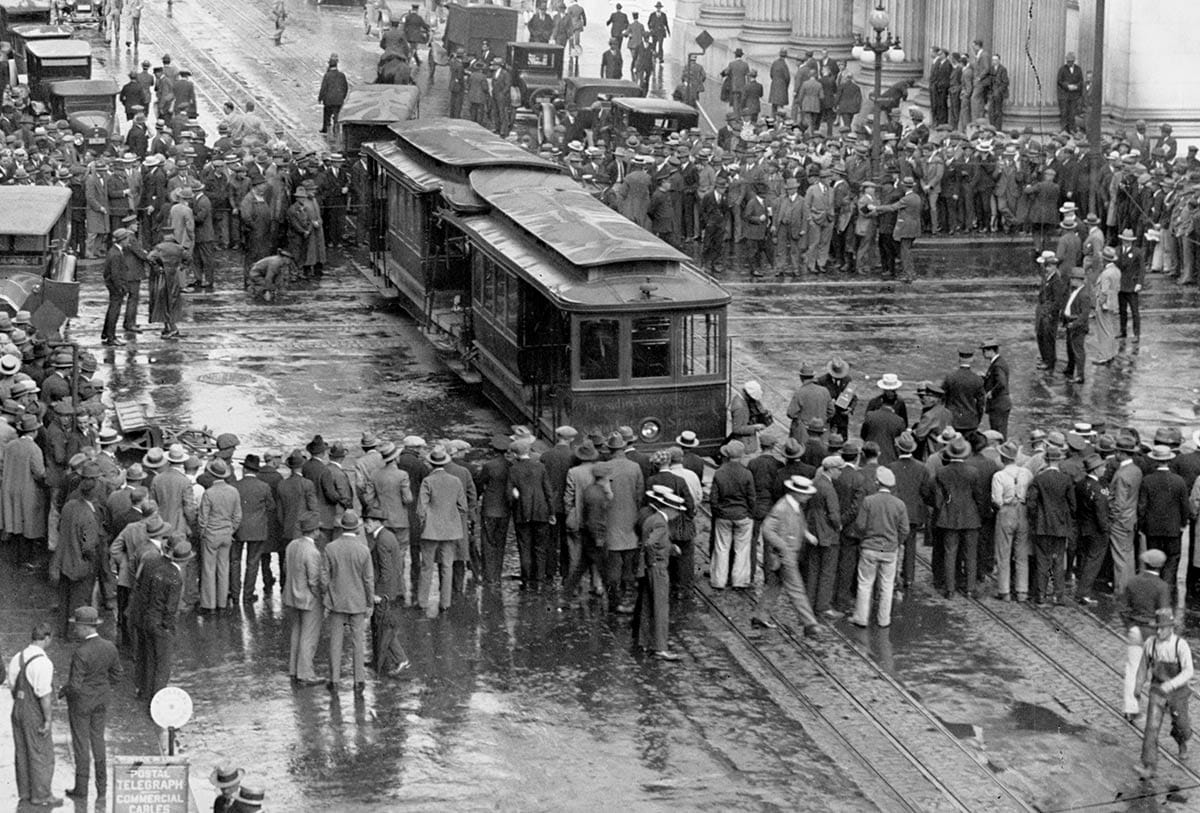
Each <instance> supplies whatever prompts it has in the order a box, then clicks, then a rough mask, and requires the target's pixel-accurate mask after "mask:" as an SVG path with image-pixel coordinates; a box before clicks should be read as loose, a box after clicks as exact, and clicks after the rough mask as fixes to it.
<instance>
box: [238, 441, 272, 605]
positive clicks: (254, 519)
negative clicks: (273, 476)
mask: <svg viewBox="0 0 1200 813" xmlns="http://www.w3.org/2000/svg"><path fill="white" fill-rule="evenodd" d="M261 468H262V463H261V461H260V460H259V457H258V455H256V454H248V455H246V457H245V460H244V461H243V462H242V479H240V480H238V481H237V482H236V483H234V488H236V489H237V493H238V497H239V498H240V500H241V509H242V517H241V522H239V523H238V525H237V534H236V536H235V544H234V546H233V550H232V556H231V564H230V567H231V569H232V570H233V571H234V573H237V572H238V570H239V569H240V566H241V560H242V550H241V549H242V548H243V547H244V548H245V552H246V578H245V580H244V581H242V580H241V579H239V578H237V576H234V577H233V578H232V579H231V582H232V583H231V584H230V588H231V590H232V592H233V594H234V595H235V596H236V595H237V586H238V584H237V583H238V582H239V581H240V582H241V588H242V603H244V604H252V603H253V602H254V601H256V600H257V599H258V596H257V595H255V593H254V582H255V580H256V579H257V577H258V570H259V562H260V561H261V559H262V556H263V551H264V549H265V548H266V544H267V540H268V539H269V538H270V530H271V517H272V516H274V515H275V511H276V508H275V495H274V494H273V493H272V491H271V487H270V486H269V485H267V484H266V483H265V482H263V481H262V480H261V479H259V476H258V473H259V470H260V469H261Z"/></svg>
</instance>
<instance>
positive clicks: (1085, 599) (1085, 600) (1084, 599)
mask: <svg viewBox="0 0 1200 813" xmlns="http://www.w3.org/2000/svg"><path fill="white" fill-rule="evenodd" d="M1079 603H1080V604H1083V605H1084V606H1091V605H1093V604H1096V603H1098V602H1097V601H1096V599H1094V598H1092V597H1091V596H1080V597H1079Z"/></svg>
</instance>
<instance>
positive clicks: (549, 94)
mask: <svg viewBox="0 0 1200 813" xmlns="http://www.w3.org/2000/svg"><path fill="white" fill-rule="evenodd" d="M508 65H509V69H510V70H511V71H512V76H513V85H514V86H515V87H517V88H519V89H520V91H521V106H522V107H526V108H529V109H531V110H532V109H533V108H534V107H535V106H536V105H538V104H540V103H541V102H542V101H544V100H545V101H548V100H551V99H553V98H554V97H556V96H558V95H559V94H561V93H562V75H563V47H562V46H561V45H548V44H546V43H543V42H510V43H509V44H508Z"/></svg>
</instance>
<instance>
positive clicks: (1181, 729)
mask: <svg viewBox="0 0 1200 813" xmlns="http://www.w3.org/2000/svg"><path fill="white" fill-rule="evenodd" d="M1155 626H1156V627H1157V631H1156V632H1155V634H1154V637H1152V638H1150V640H1148V641H1146V643H1145V645H1144V646H1143V647H1142V670H1143V671H1144V672H1145V674H1146V675H1147V677H1149V681H1150V690H1149V692H1148V693H1147V701H1146V728H1145V731H1144V733H1143V735H1142V761H1141V764H1140V765H1139V766H1138V774H1139V775H1140V776H1141V777H1142V778H1143V779H1149V778H1151V777H1153V776H1154V774H1155V773H1156V772H1157V769H1158V734H1159V730H1160V729H1161V728H1162V722H1163V717H1165V716H1166V715H1167V714H1168V713H1169V714H1170V715H1171V737H1172V739H1174V740H1175V742H1177V743H1178V744H1179V758H1180V759H1186V758H1187V751H1188V747H1187V744H1188V740H1190V739H1191V737H1192V726H1191V720H1190V719H1189V718H1188V697H1189V695H1190V694H1191V689H1190V688H1189V686H1188V684H1189V683H1191V680H1192V674H1193V667H1192V649H1191V647H1190V646H1188V642H1187V641H1185V640H1183V638H1181V637H1180V636H1179V635H1178V634H1176V631H1175V627H1176V622H1175V613H1174V611H1173V610H1172V609H1171V608H1170V607H1160V608H1159V609H1158V611H1157V612H1156V613H1155Z"/></svg>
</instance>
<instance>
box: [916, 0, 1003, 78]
mask: <svg viewBox="0 0 1200 813" xmlns="http://www.w3.org/2000/svg"><path fill="white" fill-rule="evenodd" d="M925 10H926V14H925V19H926V21H927V23H928V27H927V29H926V50H928V49H929V48H933V47H935V46H937V47H939V48H945V49H946V50H947V51H949V52H950V53H954V52H956V51H957V52H958V53H962V52H963V51H965V50H967V48H969V47H970V45H971V42H972V41H973V40H977V39H981V40H983V42H984V47H986V48H987V49H988V50H989V51H990V50H991V48H992V14H993V0H926V2H925ZM928 62H929V60H926V63H927V64H926V70H925V75H926V78H928V76H929V68H928Z"/></svg>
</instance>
